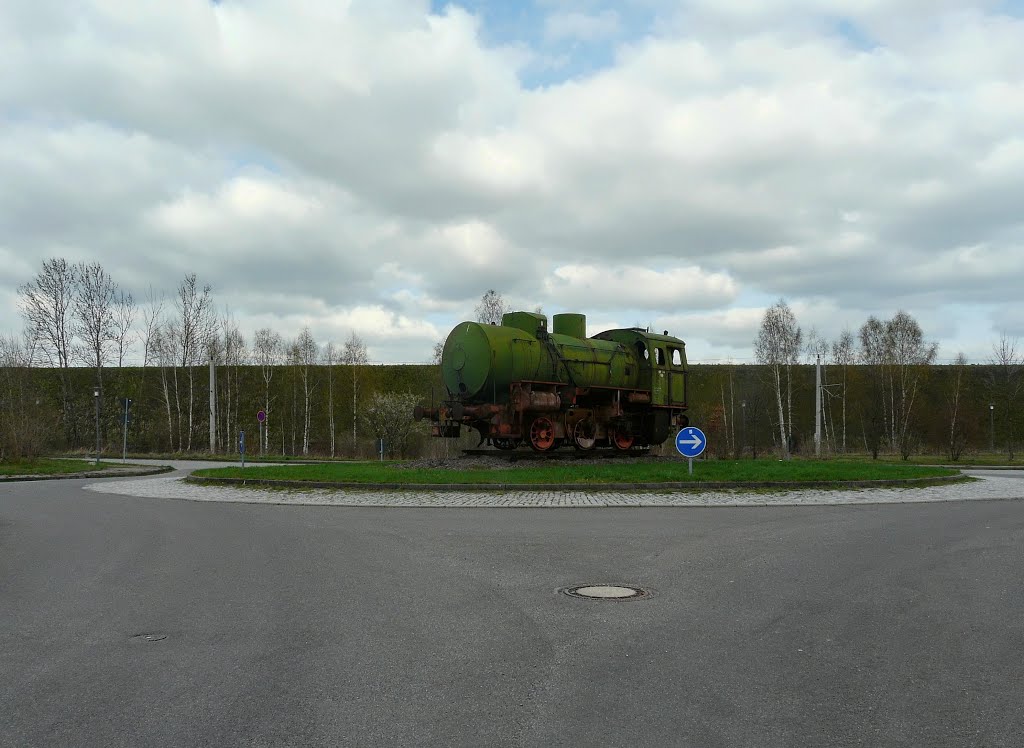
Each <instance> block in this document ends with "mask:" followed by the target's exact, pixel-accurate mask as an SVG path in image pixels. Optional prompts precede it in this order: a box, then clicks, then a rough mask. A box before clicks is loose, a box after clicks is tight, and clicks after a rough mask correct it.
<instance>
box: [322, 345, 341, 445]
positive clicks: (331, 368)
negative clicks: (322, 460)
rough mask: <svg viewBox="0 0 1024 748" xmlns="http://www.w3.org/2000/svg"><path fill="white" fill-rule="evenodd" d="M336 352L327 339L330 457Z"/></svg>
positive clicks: (333, 432) (324, 354)
mask: <svg viewBox="0 0 1024 748" xmlns="http://www.w3.org/2000/svg"><path fill="white" fill-rule="evenodd" d="M337 357H338V352H337V351H336V350H335V348H334V343H333V342H331V341H328V342H327V344H326V345H325V346H324V349H323V362H324V363H325V364H326V365H327V429H328V431H330V442H331V457H334V452H335V440H336V436H335V431H336V429H335V426H334V362H335V361H336V360H337Z"/></svg>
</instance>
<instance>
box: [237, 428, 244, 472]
mask: <svg viewBox="0 0 1024 748" xmlns="http://www.w3.org/2000/svg"><path fill="white" fill-rule="evenodd" d="M238 451H239V452H241V453H242V467H243V468H244V467H245V432H244V431H243V432H241V434H240V435H239V437H238Z"/></svg>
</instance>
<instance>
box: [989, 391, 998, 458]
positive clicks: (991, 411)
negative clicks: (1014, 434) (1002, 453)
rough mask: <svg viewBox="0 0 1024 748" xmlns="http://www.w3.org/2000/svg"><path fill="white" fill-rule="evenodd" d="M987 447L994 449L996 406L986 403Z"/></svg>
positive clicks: (993, 450)
mask: <svg viewBox="0 0 1024 748" xmlns="http://www.w3.org/2000/svg"><path fill="white" fill-rule="evenodd" d="M988 428H989V449H990V450H991V451H992V452H993V453H994V452H995V451H996V406H995V405H993V404H992V403H989V404H988Z"/></svg>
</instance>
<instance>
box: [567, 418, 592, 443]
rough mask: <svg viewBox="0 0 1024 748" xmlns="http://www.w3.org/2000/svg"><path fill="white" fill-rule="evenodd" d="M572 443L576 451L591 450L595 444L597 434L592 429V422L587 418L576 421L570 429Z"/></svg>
mask: <svg viewBox="0 0 1024 748" xmlns="http://www.w3.org/2000/svg"><path fill="white" fill-rule="evenodd" d="M572 442H573V444H574V445H576V448H577V449H583V450H589V449H593V448H594V445H595V444H597V434H596V430H595V429H594V422H593V421H591V420H590V419H589V418H584V419H583V420H581V421H577V422H576V425H575V426H574V427H573V429H572Z"/></svg>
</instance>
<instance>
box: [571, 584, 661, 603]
mask: <svg viewBox="0 0 1024 748" xmlns="http://www.w3.org/2000/svg"><path fill="white" fill-rule="evenodd" d="M562 592H564V593H565V594H566V595H569V597H582V598H583V599H584V600H639V599H640V598H642V597H647V596H648V595H650V590H645V589H643V588H642V587H633V586H632V585H624V584H584V585H580V586H578V587H564V588H563V589H562Z"/></svg>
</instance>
